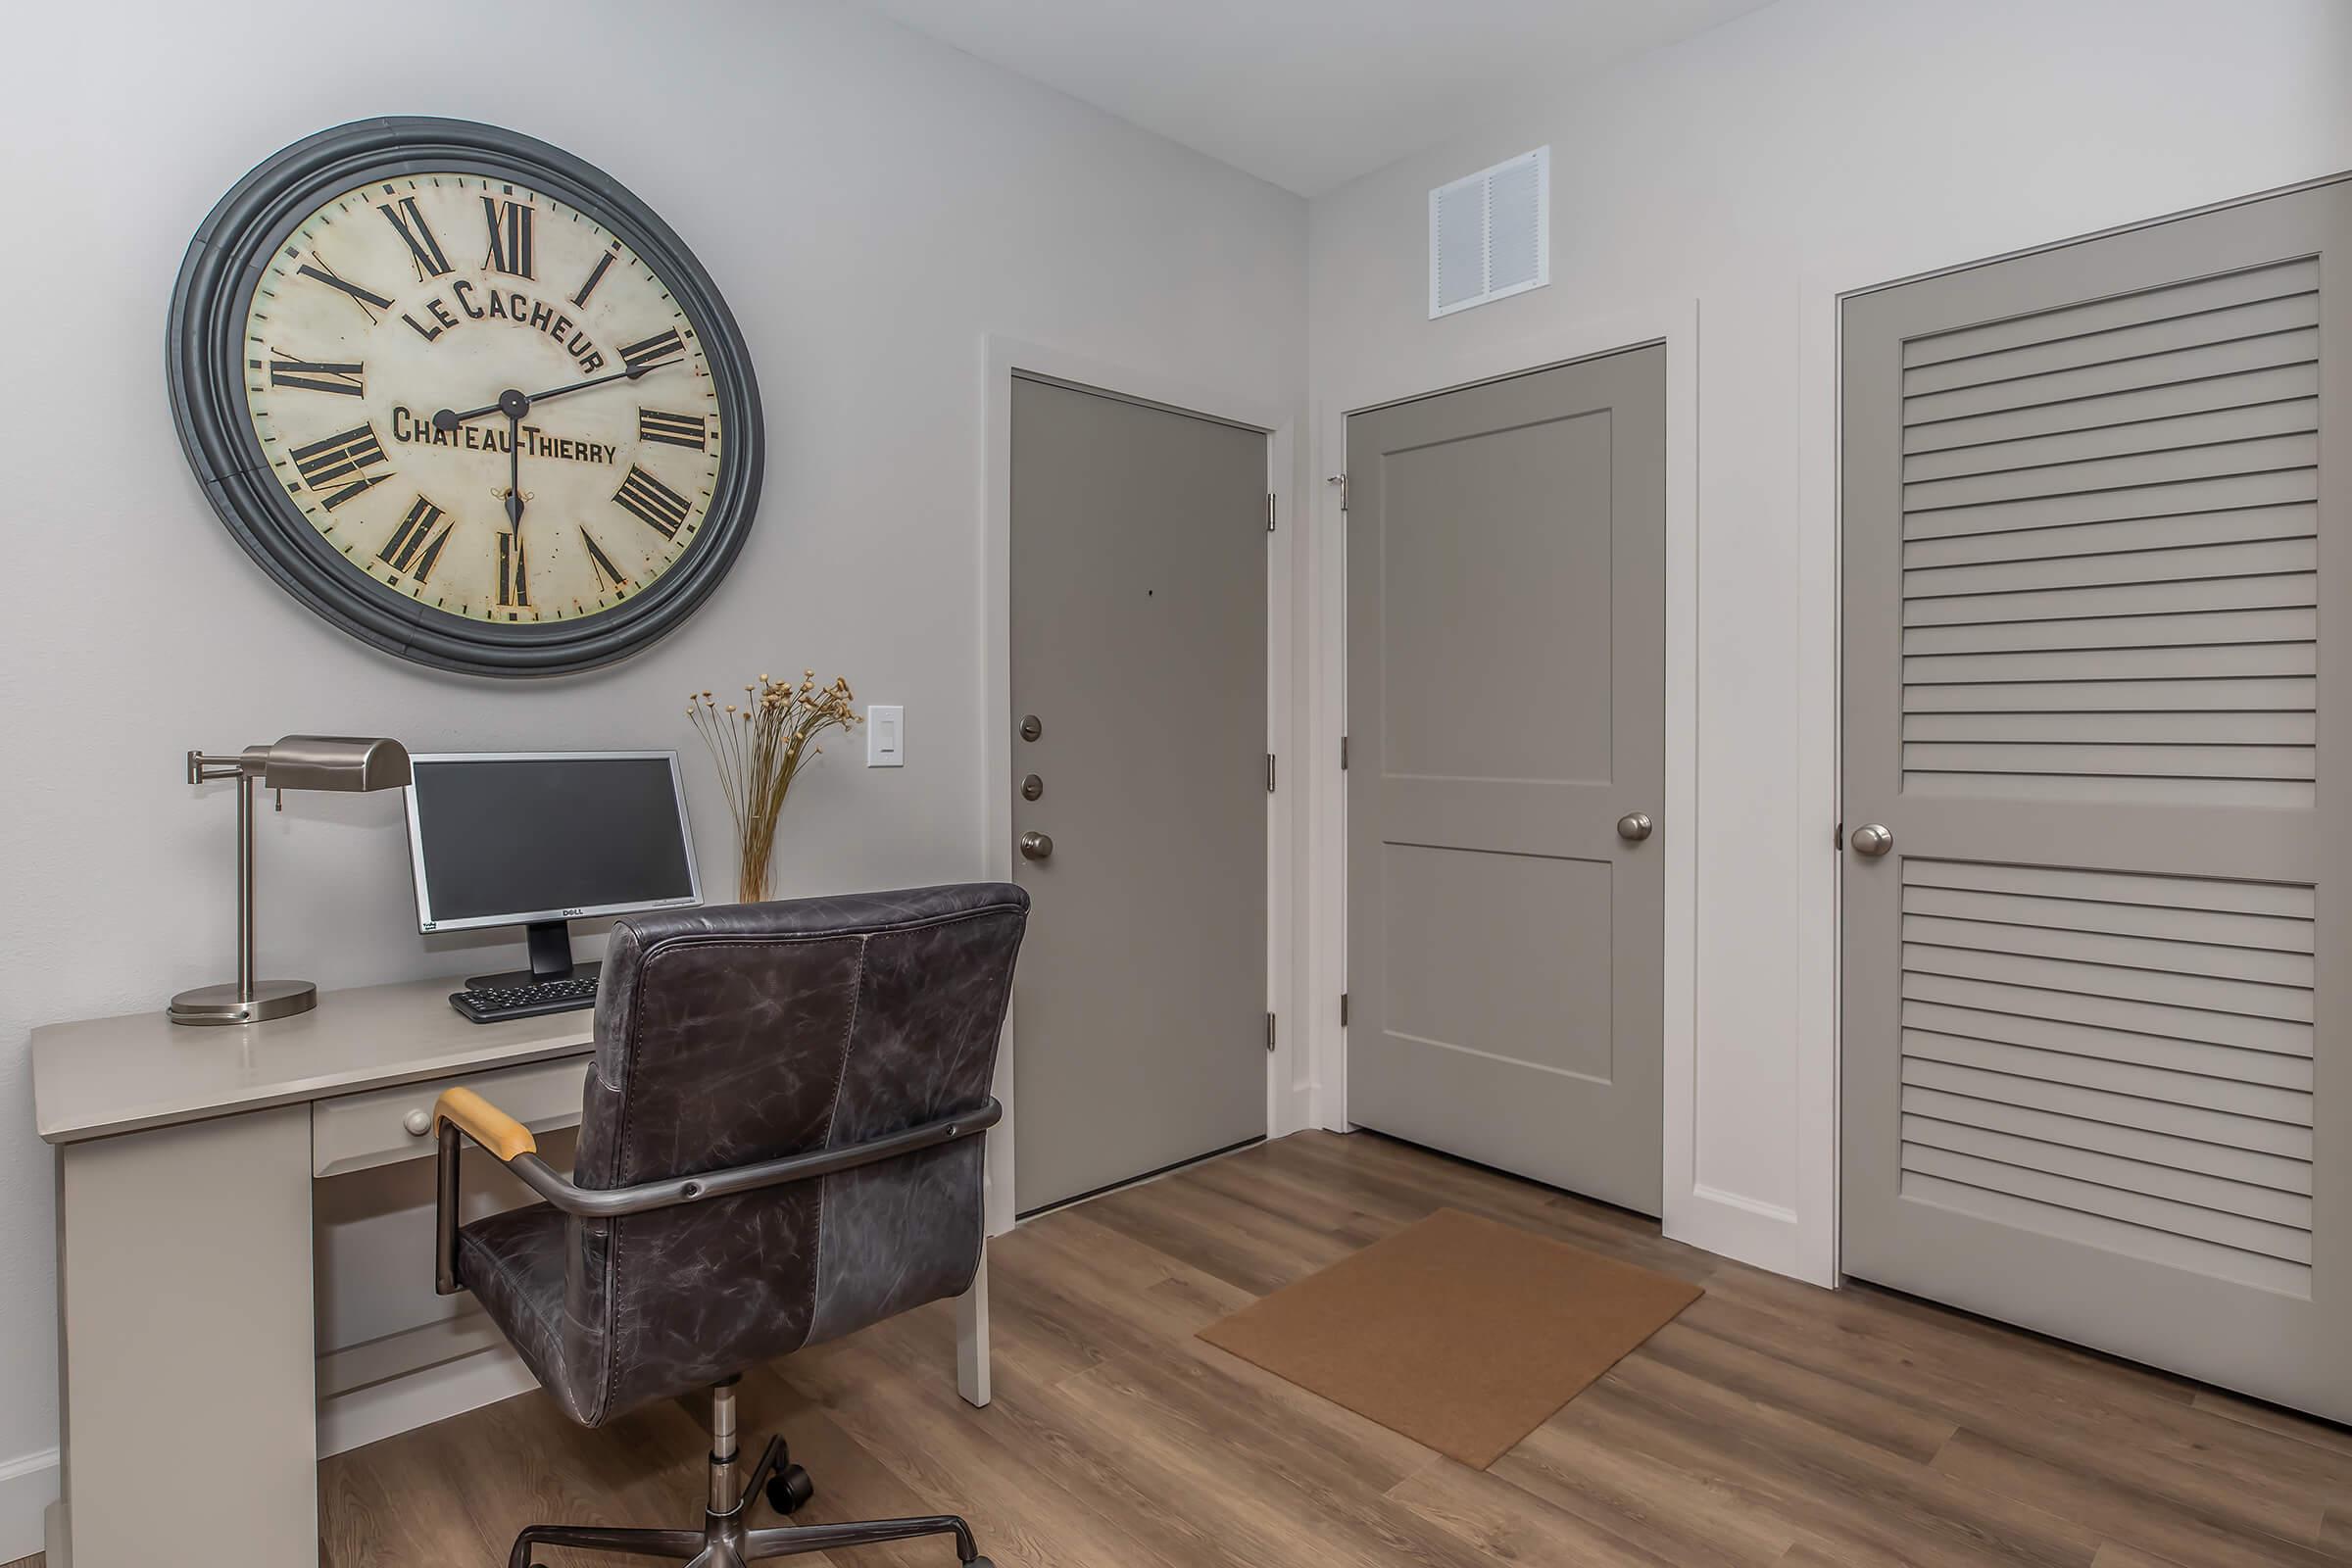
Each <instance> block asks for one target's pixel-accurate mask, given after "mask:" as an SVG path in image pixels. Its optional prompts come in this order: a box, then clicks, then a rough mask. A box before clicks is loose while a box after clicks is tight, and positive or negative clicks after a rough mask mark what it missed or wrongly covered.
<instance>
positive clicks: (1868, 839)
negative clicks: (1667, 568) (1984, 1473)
mask: <svg viewBox="0 0 2352 1568" xmlns="http://www.w3.org/2000/svg"><path fill="white" fill-rule="evenodd" d="M2348 189H2352V187H2346V186H2343V185H2334V186H2327V187H2321V188H2318V189H2315V190H2311V191H2307V192H2303V193H2299V194H2294V195H2287V196H2279V197H2275V198H2271V199H2268V200H2264V201H2260V202H2254V203H2250V204H2248V205H2245V206H2242V207H2237V208H2232V209H2229V210H2226V211H2222V212H2217V213H2211V214H2207V215H2204V216H2201V217H2195V218H2186V219H2180V220H2175V221H2167V222H2164V223H2160V224H2156V225H2153V226H2151V227H2147V228H2143V229H2138V230H2134V231H2131V232H2129V233H2124V234H2118V235H2113V236H2109V237H2106V238H2102V239H2095V240H2087V241H2084V242H2082V243H2080V244H2076V245H2070V246H2066V247H2063V248H2061V249H2057V250H2053V251H2048V252H2044V253H2042V254H2039V255H2034V256H2027V257H2022V258H2018V259H2015V260H2011V261H2006V262H2000V263H1996V264H1991V265H1987V266H1985V267H1980V268H1976V269H1972V270H1967V271H1962V272H1957V273H1953V274H1950V275H1947V276H1942V277H1936V278H1931V279H1927V280H1924V281H1921V282H1918V283H1912V284H1908V285H1905V286H1902V287H1899V288H1890V289H1887V290H1884V291H1882V292H1879V293H1875V294H1871V295H1868V296H1864V297H1861V298H1858V299H1855V300H1852V301H1849V302H1848V303H1847V305H1846V306H1845V309H1844V319H1843V334H1842V343H1843V347H1842V356H1843V375H1842V382H1841V384H1842V392H1841V397H1842V402H1843V410H1842V419H1843V449H1842V450H1843V459H1842V462H1843V475H1842V487H1843V507H1842V516H1843V524H1842V526H1843V532H1844V551H1843V563H1844V576H1845V581H1844V688H1845V691H1844V781H1843V784H1844V794H1843V807H1842V809H1843V814H1844V817H1845V828H1846V834H1847V840H1848V845H1849V848H1848V849H1847V852H1846V855H1845V860H1844V872H1843V882H1844V914H1843V920H1844V934H1843V939H1842V940H1843V947H1844V961H1843V973H1844V981H1843V984H1844V1032H1843V1062H1844V1067H1843V1076H1844V1096H1843V1110H1842V1117H1843V1152H1844V1160H1843V1178H1842V1185H1843V1194H1842V1214H1843V1219H1842V1227H1843V1240H1844V1266H1845V1268H1846V1269H1847V1271H1848V1272H1850V1273H1852V1274H1855V1275H1858V1276H1860V1277H1862V1278H1864V1279H1869V1280H1876V1281H1880V1282H1882V1283H1885V1284H1887V1285H1892V1286H1895V1287H1898V1288H1900V1289H1902V1290H1906V1291H1911V1292H1915V1293H1917V1294H1919V1295H1923V1296H1928V1297H1933V1298H1936V1299H1940V1300H1945V1301H1949V1302H1952V1303H1955V1304H1957V1305H1960V1306H1963V1307H1967V1308H1969V1309H1971V1310H1974V1311H1978V1312H1983V1313H1985V1314H1988V1315H1990V1316H1994V1317H1999V1318H2005V1319H2007V1320H2009V1321H2011V1322H2015V1323H2020V1324H2023V1325H2025V1326H2027V1327H2029V1328H2034V1329H2038V1330H2041V1331H2042V1332H2045V1333H2048V1334H2053V1335H2058V1336H2061V1337H2063V1338H2066V1339H2070V1340H2075V1341H2078V1342H2081V1343H2082V1344H2085V1345H2090V1346H2094V1347H2097V1348H2101V1349H2105V1350H2109V1351H2113V1352H2116V1353H2119V1354H2122V1355H2126V1356H2130V1357H2132V1358H2134V1359H2137V1360H2141V1361H2147V1362H2152V1363H2154V1364H2157V1365H2160V1366H2164V1367H2169V1368H2172V1369H2174V1370H2176V1371H2179V1372H2182V1373H2185V1374H2188V1375H2189V1376H2192V1377H2197V1378H2203V1379H2206V1380H2209V1381H2211V1382H2215V1383H2220V1384H2225V1385H2228V1386H2229V1387H2232V1388H2236V1389H2241V1390H2244V1391H2246V1392H2249V1393H2252V1394H2256V1395H2259V1396H2261V1397H2265V1398H2269V1399H2275V1400H2278V1401H2280V1402H2282V1403H2286V1404H2293V1405H2298V1406H2301V1407H2304V1408H2307V1409H2313V1410H2317V1411H2320V1412H2322V1413H2324V1414H2327V1415H2329V1416H2333V1417H2335V1418H2337V1419H2339V1420H2342V1419H2352V1332H2347V1328H2346V1325H2347V1324H2352V1225H2347V1224H2346V1222H2345V1219H2346V1213H2347V1211H2348V1210H2352V1093H2347V1092H2346V1088H2345V1085H2344V1084H2343V1082H2342V1081H2341V1079H2342V1077H2343V1074H2344V1071H2345V1069H2346V1066H2347V1063H2352V1055H2347V1054H2346V1053H2347V1050H2348V1049H2352V1036H2348V1035H2347V1032H2346V1023H2345V1019H2344V1009H2343V1007H2342V1006H2341V1005H2340V1003H2341V1000H2342V998H2343V997H2344V995H2345V994H2344V993H2343V992H2341V991H2339V990H2336V989H2335V986H2336V985H2337V984H2338V983H2339V982H2327V983H2326V984H2322V983H2321V977H2324V976H2326V975H2328V974H2334V975H2336V976H2338V977H2339V981H2340V977H2342V976H2344V975H2346V974H2347V973H2352V968H2348V967H2347V959H2352V953H2347V951H2346V942H2347V932H2352V922H2347V921H2346V919H2345V918H2344V915H2343V913H2342V909H2343V896H2344V894H2345V892H2347V891H2352V880H2347V879H2346V878H2345V875H2344V865H2343V857H2344V855H2345V853H2346V848H2347V842H2348V841H2347V838H2346V834H2345V831H2344V830H2345V828H2346V826H2347V825H2352V824H2348V819H2347V817H2346V815H2345V811H2344V804H2343V803H2344V790H2345V787H2346V783H2345V781H2346V771H2347V770H2346V765H2345V762H2344V741H2343V737H2344V734H2345V726H2346V721H2347V720H2348V719H2352V709H2348V708H2347V707H2346V694H2347V692H2352V670H2348V669H2347V668H2346V665H2345V652H2344V651H2345V649H2346V648H2347V646H2352V639H2347V638H2345V637H2343V636H2342V635H2341V628H2342V627H2343V626H2344V625H2345V624H2346V615H2345V610H2346V606H2345V601H2344V594H2345V587H2346V584H2347V582H2348V581H2352V579H2348V578H2347V576H2346V575H2345V574H2344V573H2343V572H2342V571H2341V570H2340V569H2338V568H2336V567H2334V566H2331V565H2329V566H2327V569H2326V570H2323V569H2322V568H2323V566H2324V565H2325V564H2327V561H2328V553H2329V551H2330V550H2331V549H2332V548H2333V547H2332V546H2329V545H2327V543H2326V541H2327V540H2328V539H2330V538H2333V539H2337V540H2341V539H2343V538H2345V537H2347V535H2346V533H2345V525H2346V522H2347V518H2346V516H2345V500H2344V494H2345V491H2344V479H2343V475H2344V473H2345V471H2346V469H2345V466H2344V465H2343V462H2342V458H2341V452H2342V443H2343V437H2342V435H2341V433H2340V432H2341V429H2342V414H2341V412H2340V411H2342V410H2343V409H2345V408H2347V407H2352V380H2347V372H2348V371H2352V344H2347V342H2346V334H2347V332H2348V331H2352V309H2348V308H2347V305H2346V302H2345V299H2344V293H2345V290H2346V288H2347V287H2348V286H2352V285H2348V284H2347V282H2346V275H2345V274H2346V271H2347V269H2352V195H2347V190H2348ZM2331 406H2332V407H2333V408H2334V409H2335V410H2337V411H2338V412H2337V413H2336V414H2335V415H2334V416H2333V417H2332V424H2333V427H2332V428H2330V427H2329V426H2328V425H2325V424H2323V423H2322V411H2324V410H2327V409H2328V408H2329V407H2331ZM2330 628H2332V630H2330ZM2324 631H2326V632H2328V635H2323V632H2324ZM2327 713H2334V714H2335V715H2336V717H2335V718H2333V719H2329V718H2327V716H2326V715H2327ZM1865 825H1868V826H1872V827H1874V828H1876V827H1884V828H1886V829H1887V830H1890V832H1891V835H1892V843H1891V848H1884V849H1883V848H1882V844H1881V841H1879V840H1878V838H1877V837H1876V835H1875V834H1862V835H1859V836H1857V832H1856V830H1857V829H1859V828H1861V827H1863V826H1865ZM1874 849H1877V850H1881V853H1879V854H1878V855H1876V856H1875V857H1873V856H1869V855H1866V854H1864V853H1862V852H1863V851H1867V850H1874ZM2329 895H2333V897H2332V898H2330V897H2329ZM2330 1040H2332V1041H2333V1042H2334V1043H2333V1044H2332V1045H2330V1044H2328V1042H2329V1041H2330Z"/></svg>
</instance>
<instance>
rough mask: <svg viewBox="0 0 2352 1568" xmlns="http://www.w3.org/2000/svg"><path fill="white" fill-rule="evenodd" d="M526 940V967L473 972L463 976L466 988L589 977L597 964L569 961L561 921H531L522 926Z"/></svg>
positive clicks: (566, 930) (567, 933)
mask: <svg viewBox="0 0 2352 1568" xmlns="http://www.w3.org/2000/svg"><path fill="white" fill-rule="evenodd" d="M523 932H524V934H525V935H526V936H527V937H528V938H529V939H530V944H531V966H530V967H529V968H528V969H509V970H508V971H506V972H505V973H504V974H477V975H470V976H468V977H467V978H466V990H468V991H489V990H495V989H502V988H511V987H514V986H528V985H537V984H538V983H539V982H541V981H543V980H593V979H595V978H596V972H597V971H598V970H599V969H601V968H603V967H604V965H603V964H601V963H573V962H572V961H571V927H570V926H569V925H567V924H565V923H564V921H562V920H533V921H532V922H531V923H530V924H529V925H527V926H525V927H523Z"/></svg>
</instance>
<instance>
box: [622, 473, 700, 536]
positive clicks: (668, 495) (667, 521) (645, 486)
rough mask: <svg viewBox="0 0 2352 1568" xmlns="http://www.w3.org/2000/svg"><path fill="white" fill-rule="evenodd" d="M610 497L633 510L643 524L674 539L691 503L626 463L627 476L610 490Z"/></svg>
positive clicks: (684, 523) (683, 522) (657, 480)
mask: <svg viewBox="0 0 2352 1568" xmlns="http://www.w3.org/2000/svg"><path fill="white" fill-rule="evenodd" d="M613 500H615V501H617V502H619V503H620V504H621V506H622V507H624V508H626V509H627V510H628V511H630V512H633V513H635V514H636V515H637V516H638V517H639V518H640V519H641V520H642V521H643V522H644V523H645V525H646V526H647V527H649V528H651V529H653V530H654V532H656V533H658V534H660V535H661V536H662V538H664V539H675V538H676V537H677V536H678V530H679V529H680V528H682V527H684V526H685V525H686V514H687V513H688V512H689V511H691V510H692V503H690V502H689V501H687V499H686V498H685V497H684V496H682V495H680V494H678V493H677V492H676V491H675V490H672V489H671V488H670V487H669V486H667V485H665V484H663V483H662V481H661V480H659V479H657V478H655V477H654V476H653V475H652V474H650V473H648V472H646V471H645V470H644V469H643V468H640V467H638V466H636V465H635V464H633V463H632V464H630V465H629V475H628V477H627V478H625V479H623V480H621V481H620V488H619V489H618V490H615V491H614V492H613Z"/></svg>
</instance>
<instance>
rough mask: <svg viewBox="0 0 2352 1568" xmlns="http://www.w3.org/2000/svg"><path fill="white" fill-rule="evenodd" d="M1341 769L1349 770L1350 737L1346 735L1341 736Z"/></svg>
mask: <svg viewBox="0 0 2352 1568" xmlns="http://www.w3.org/2000/svg"><path fill="white" fill-rule="evenodd" d="M1340 771H1341V772H1343V773H1345V772H1347V771H1348V737H1347V736H1345V735H1343V736H1341V737H1340Z"/></svg>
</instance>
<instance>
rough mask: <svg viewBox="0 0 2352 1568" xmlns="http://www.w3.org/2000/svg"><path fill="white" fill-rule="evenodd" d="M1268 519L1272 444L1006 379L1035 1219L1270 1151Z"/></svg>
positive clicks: (1009, 717) (1022, 982) (1017, 1080)
mask: <svg viewBox="0 0 2352 1568" xmlns="http://www.w3.org/2000/svg"><path fill="white" fill-rule="evenodd" d="M1265 507H1266V438H1265V436H1264V434H1263V433H1262V432H1260V431H1256V430H1245V429H1240V428H1238V427H1236V426H1233V425H1228V424H1220V423H1217V422H1215V421H1213V420H1209V419H1202V418H1196V417H1191V416H1188V415H1182V414H1175V413H1171V412H1169V411H1167V410H1165V409H1156V408H1147V407H1145V406H1143V405H1140V404H1135V403H1129V402H1124V401H1122V400H1120V399H1117V398H1112V397H1106V396H1103V395H1101V394H1099V393H1093V392H1085V391H1080V390H1077V389H1075V388H1071V387H1066V386H1059V385H1054V384H1050V383H1046V382H1041V381H1034V380H1030V379H1027V378H1025V377H1016V378H1015V379H1014V381H1013V383H1012V711H1011V712H1010V713H1009V714H1006V715H1004V718H1003V722H1005V723H1006V724H1009V725H1010V726H1012V730H1013V740H1012V767H1013V780H1014V791H1013V803H1012V812H1013V823H1012V827H1013V832H1014V834H1015V836H1016V838H1017V836H1018V835H1021V834H1024V833H1029V832H1039V833H1043V834H1046V835H1048V836H1049V837H1050V838H1051V839H1052V840H1053V845H1054V852H1053V855H1052V857H1051V858H1047V859H1043V860H1029V859H1024V858H1020V857H1019V856H1018V855H1017V854H1016V856H1015V858H1014V861H1013V863H1014V866H1015V867H1016V872H1015V874H1016V876H1017V878H1018V880H1019V881H1020V883H1021V885H1022V886H1023V887H1025V888H1027V889H1028V890H1029V895H1030V898H1031V900H1032V901H1033V902H1032V906H1031V913H1030V920H1029V935H1028V938H1027V941H1026V942H1025V943H1024V945H1023V946H1022V949H1021V967H1020V974H1019V976H1018V979H1017V981H1016V988H1015V991H1014V1000H1013V1006H1014V1013H1013V1094H1014V1097H1015V1098H1014V1110H1015V1117H1016V1126H1015V1135H1014V1195H1013V1197H1014V1201H1015V1202H1016V1203H1017V1204H1019V1206H1020V1208H1021V1210H1022V1211H1023V1212H1029V1211H1032V1210H1035V1209H1037V1208H1041V1207H1043V1206H1045V1205H1047V1204H1050V1203H1056V1202H1060V1201H1063V1200H1065V1199H1069V1198H1074V1197H1077V1196H1079V1195H1081V1194H1084V1193H1090V1192H1093V1191H1095V1190H1097V1189H1098V1188H1103V1187H1107V1186H1111V1185H1114V1184H1116V1183H1119V1182H1122V1181H1126V1180H1129V1179H1130V1178H1133V1177H1136V1176H1142V1175H1146V1174H1148V1173H1150V1172H1152V1171H1155V1170H1159V1169H1161V1168H1163V1167H1165V1166H1168V1165H1172V1164H1177V1163H1180V1162H1182V1161H1184V1160H1187V1159H1192V1158H1194V1157H1196V1156H1198V1155H1201V1154H1206V1153H1212V1152H1215V1151H1217V1150H1220V1149H1225V1148H1229V1147H1231V1146H1232V1145H1234V1144H1237V1143H1244V1142H1247V1141H1248V1140H1250V1139H1252V1138H1258V1137H1262V1136H1264V1134H1265V1130H1266V1047H1265V1041H1266V1022H1265V1014H1266V760H1265V757H1266V538H1267V535H1266V523H1265V515H1266V512H1265ZM1031 714H1034V715H1035V716H1036V717H1037V720H1038V725H1039V729H1038V737H1037V739H1036V740H1034V741H1031V740H1024V739H1022V738H1021V728H1020V726H1021V721H1022V719H1023V718H1024V717H1025V716H1027V715H1031ZM1028 775H1035V777H1036V778H1037V780H1038V784H1039V786H1040V788H1041V791H1042V793H1040V794H1039V796H1038V798H1037V799H1036V800H1034V801H1032V800H1028V799H1024V798H1023V792H1022V791H1021V789H1020V787H1019V786H1020V781H1021V780H1022V778H1023V777H1025V776H1028Z"/></svg>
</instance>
